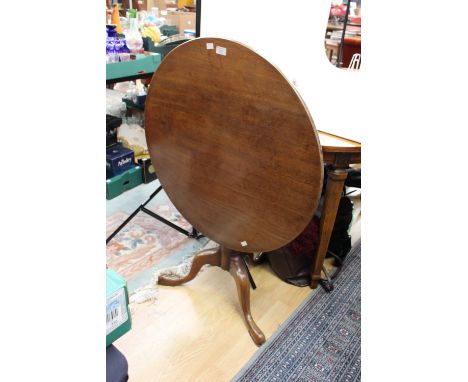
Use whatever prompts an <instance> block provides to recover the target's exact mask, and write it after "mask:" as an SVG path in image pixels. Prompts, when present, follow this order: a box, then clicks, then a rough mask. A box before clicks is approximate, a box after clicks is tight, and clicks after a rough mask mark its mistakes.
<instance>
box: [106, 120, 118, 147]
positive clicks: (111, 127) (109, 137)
mask: <svg viewBox="0 0 468 382" xmlns="http://www.w3.org/2000/svg"><path fill="white" fill-rule="evenodd" d="M121 124H122V118H119V117H114V116H113V115H109V114H106V148H108V147H110V146H112V145H115V144H116V143H117V128H118V127H119V126H120V125H121Z"/></svg>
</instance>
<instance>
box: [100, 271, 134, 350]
mask: <svg viewBox="0 0 468 382" xmlns="http://www.w3.org/2000/svg"><path fill="white" fill-rule="evenodd" d="M131 328H132V319H131V316H130V311H129V309H128V290H127V283H126V282H125V280H124V279H123V278H122V276H120V275H119V274H118V273H117V272H114V271H113V270H111V269H106V347H107V346H109V345H110V344H112V343H113V342H114V341H115V340H117V339H118V338H120V337H122V336H123V335H124V334H125V333H127V332H128V331H129V330H130V329H131Z"/></svg>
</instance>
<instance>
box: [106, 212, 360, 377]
mask: <svg viewBox="0 0 468 382" xmlns="http://www.w3.org/2000/svg"><path fill="white" fill-rule="evenodd" d="M359 208H360V204H359ZM352 237H353V241H356V239H357V238H358V237H360V217H359V219H358V220H357V221H356V222H355V224H354V225H353V230H352ZM250 269H251V272H252V275H253V277H254V279H255V282H256V284H257V289H256V290H251V310H252V315H253V318H254V319H255V321H256V322H257V324H258V325H259V327H260V328H261V329H262V330H263V332H264V333H265V335H266V337H267V339H268V338H269V337H270V336H271V335H272V333H273V332H274V331H275V330H276V329H278V327H279V326H280V325H281V324H282V323H283V322H284V321H285V320H286V319H287V318H288V317H289V316H290V315H291V313H292V312H293V311H294V310H295V309H296V308H297V307H298V306H299V305H300V304H301V303H302V302H303V301H304V299H305V298H306V297H307V296H309V295H310V294H311V293H315V291H314V290H311V289H310V288H309V287H305V288H298V287H295V286H292V285H289V284H287V283H285V282H283V281H281V280H280V279H279V278H278V277H277V276H276V275H275V274H273V272H272V271H271V269H270V267H269V265H268V264H267V263H265V264H260V265H256V266H251V267H250ZM131 312H132V319H133V325H132V330H131V331H130V332H129V333H127V334H125V335H124V336H123V337H122V338H120V339H119V340H117V341H116V342H115V343H114V345H115V346H116V347H117V348H118V349H119V350H120V351H121V352H122V353H123V354H124V355H125V356H126V358H127V360H128V364H129V376H130V379H129V381H130V382H153V381H158V382H170V381H183V382H185V381H203V382H224V381H230V380H231V378H232V377H233V376H234V375H235V374H236V373H237V372H238V371H239V370H240V369H241V368H242V367H243V366H244V365H245V363H246V362H247V361H248V360H249V359H250V357H251V356H252V355H253V354H254V353H255V351H256V350H257V346H255V344H254V343H253V342H252V340H251V338H250V336H249V334H248V332H247V329H246V328H245V325H244V322H243V320H242V316H241V311H240V306H239V302H238V299H237V291H236V288H235V284H234V280H233V279H232V277H231V275H230V274H229V273H228V272H225V271H223V270H221V269H220V268H218V267H209V268H205V270H203V271H202V272H201V273H200V274H199V275H198V276H197V277H196V278H195V279H194V280H193V281H191V282H189V283H187V284H186V285H184V286H178V287H164V286H159V297H158V300H157V301H156V302H153V303H145V304H132V306H131Z"/></svg>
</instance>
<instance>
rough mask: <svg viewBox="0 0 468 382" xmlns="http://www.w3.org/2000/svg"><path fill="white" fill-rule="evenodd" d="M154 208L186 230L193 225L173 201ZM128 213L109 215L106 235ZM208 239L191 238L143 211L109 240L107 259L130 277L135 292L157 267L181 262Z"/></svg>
mask: <svg viewBox="0 0 468 382" xmlns="http://www.w3.org/2000/svg"><path fill="white" fill-rule="evenodd" d="M152 211H154V212H155V213H157V214H159V215H160V216H163V217H164V218H166V219H167V220H169V221H171V222H173V223H174V224H177V225H178V226H180V227H182V228H184V229H185V230H187V231H191V229H192V227H191V225H190V224H189V223H188V222H187V221H186V220H185V219H184V218H183V217H182V216H181V215H180V214H179V212H178V211H177V210H176V209H175V207H174V206H173V205H172V203H167V204H160V205H157V206H156V207H154V208H152ZM127 217H128V214H126V213H125V212H116V213H114V214H112V215H111V216H109V217H108V218H107V227H106V230H107V232H106V234H107V236H108V235H110V233H111V232H113V231H114V230H115V229H116V228H117V227H118V226H119V225H120V224H121V223H122V222H123V221H124V220H125V219H126V218H127ZM207 241H208V240H207V239H199V240H195V239H192V238H188V237H187V236H185V235H183V234H181V233H180V232H178V231H176V230H174V229H172V228H171V227H169V226H167V225H165V224H163V223H161V222H159V221H158V220H156V219H154V218H153V217H151V216H149V215H147V214H146V213H144V212H140V213H138V214H137V215H136V216H135V217H134V218H133V219H132V220H131V221H130V222H129V223H128V224H127V225H126V226H125V228H123V229H122V230H121V231H120V232H119V233H118V234H117V235H116V236H115V237H114V238H113V239H112V240H111V241H110V242H109V243H108V244H107V246H106V251H107V253H106V261H107V265H108V267H109V268H111V269H112V270H114V271H116V272H118V273H119V274H120V275H121V276H122V277H124V278H125V279H126V280H127V285H128V288H129V292H130V293H132V292H133V291H134V290H135V289H136V288H138V287H141V286H143V285H145V284H146V283H149V282H150V281H151V279H152V276H153V274H154V271H156V270H158V268H161V267H167V266H171V265H176V264H178V263H179V262H180V261H181V260H182V259H183V257H184V256H187V255H190V254H191V253H193V252H194V251H197V250H199V249H200V248H202V247H203V246H204V245H205V244H206V242H207Z"/></svg>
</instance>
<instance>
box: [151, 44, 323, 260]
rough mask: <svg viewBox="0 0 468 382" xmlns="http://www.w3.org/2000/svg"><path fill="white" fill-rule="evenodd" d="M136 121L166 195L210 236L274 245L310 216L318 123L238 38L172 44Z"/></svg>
mask: <svg viewBox="0 0 468 382" xmlns="http://www.w3.org/2000/svg"><path fill="white" fill-rule="evenodd" d="M145 129H146V138H147V142H148V147H149V151H150V155H151V160H152V163H153V165H154V167H155V170H156V173H157V174H158V177H159V180H160V182H161V184H162V186H163V188H164V190H165V191H166V193H167V195H168V196H169V198H170V199H171V201H172V202H173V203H174V205H175V206H176V208H177V209H178V210H179V211H180V213H181V214H182V215H183V216H184V217H185V218H186V219H187V220H188V221H189V222H190V223H191V224H192V225H193V226H194V227H195V228H196V229H197V230H199V231H200V232H202V233H203V234H205V235H206V236H207V237H209V238H210V239H212V240H214V241H216V242H217V243H219V244H221V245H223V246H225V247H227V248H230V249H233V250H237V251H242V252H260V251H268V250H273V249H276V248H279V247H281V246H283V245H285V244H287V243H288V242H290V241H291V240H293V239H294V238H295V237H296V236H297V235H298V234H299V233H301V232H302V230H303V229H304V228H305V226H306V225H307V223H309V221H310V220H311V218H312V215H313V213H314V211H315V208H316V206H317V202H318V199H319V196H320V193H321V190H322V181H323V161H322V154H321V146H320V142H319V138H318V133H317V131H316V129H315V126H314V123H313V121H312V118H311V116H310V114H309V112H308V110H307V108H306V106H305V105H304V103H303V101H302V100H301V98H300V96H299V95H298V93H297V92H296V90H295V89H294V87H293V86H292V85H291V84H290V83H289V82H288V81H287V80H286V79H285V77H284V76H283V75H282V73H281V72H280V71H279V70H278V69H277V68H276V67H274V66H273V65H272V64H270V63H269V62H268V61H267V60H265V59H264V58H263V57H261V56H260V55H258V54H257V53H255V52H254V51H252V50H251V49H249V48H247V47H246V46H244V45H242V44H239V43H237V42H234V41H229V40H225V39H219V38H198V39H195V40H192V41H189V42H187V43H184V44H182V45H180V46H179V47H177V48H175V49H174V50H173V51H172V52H171V53H170V54H168V55H167V56H166V57H165V59H164V60H163V61H162V63H161V64H160V66H159V67H158V69H157V71H156V73H155V75H154V76H153V79H152V81H151V86H150V89H149V92H148V96H147V99H146V105H145Z"/></svg>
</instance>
